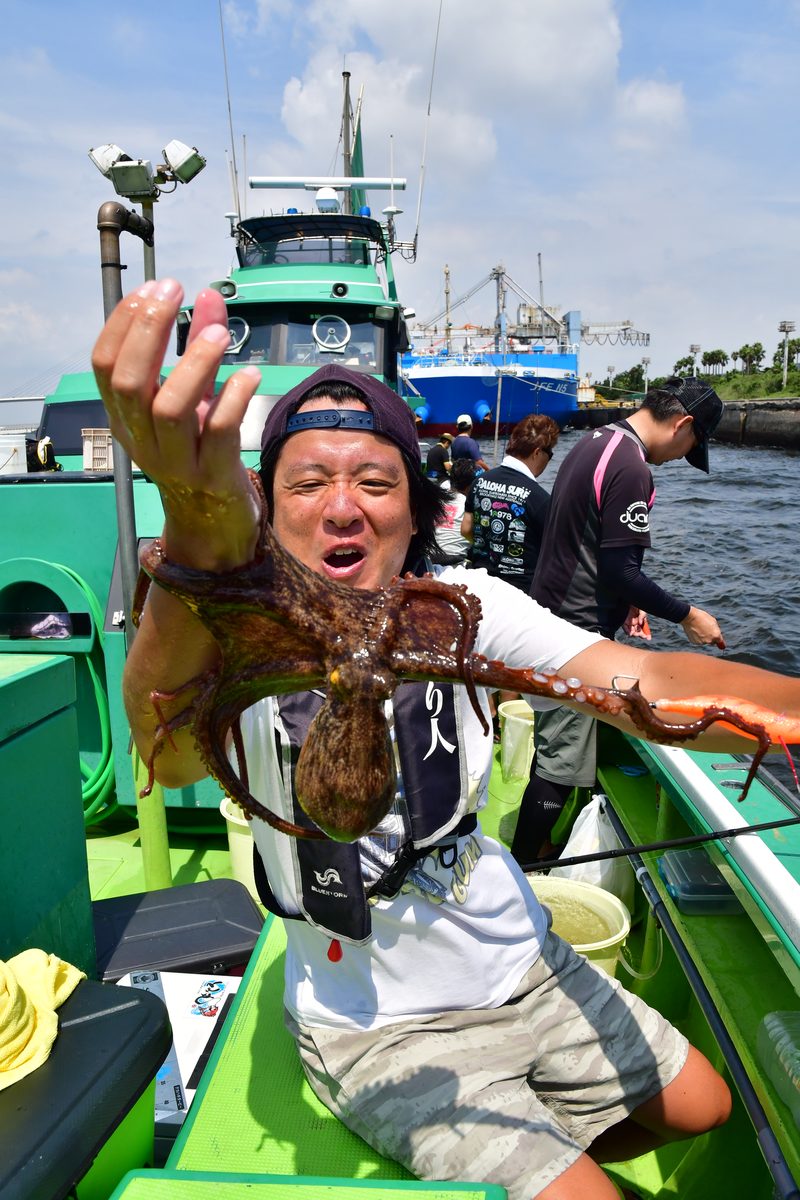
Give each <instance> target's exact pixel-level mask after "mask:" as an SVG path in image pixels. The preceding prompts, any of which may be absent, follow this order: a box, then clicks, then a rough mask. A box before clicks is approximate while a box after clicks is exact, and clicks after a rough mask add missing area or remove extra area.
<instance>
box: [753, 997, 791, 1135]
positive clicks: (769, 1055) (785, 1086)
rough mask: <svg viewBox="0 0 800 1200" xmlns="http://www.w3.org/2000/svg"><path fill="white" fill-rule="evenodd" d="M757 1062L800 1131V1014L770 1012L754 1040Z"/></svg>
mask: <svg viewBox="0 0 800 1200" xmlns="http://www.w3.org/2000/svg"><path fill="white" fill-rule="evenodd" d="M756 1049H757V1055H758V1059H759V1061H760V1063H761V1065H762V1067H763V1068H764V1070H765V1071H766V1073H767V1075H768V1076H769V1078H770V1079H771V1080H772V1082H773V1083H774V1085H775V1089H776V1091H777V1093H778V1095H779V1096H780V1098H781V1100H783V1102H784V1104H786V1105H787V1107H788V1108H789V1109H790V1110H791V1114H792V1116H793V1118H794V1123H795V1125H796V1126H797V1127H798V1129H800V1012H771V1013H767V1015H766V1016H765V1017H764V1018H763V1020H762V1021H761V1024H760V1025H759V1027H758V1035H757V1037H756Z"/></svg>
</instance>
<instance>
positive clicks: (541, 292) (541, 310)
mask: <svg viewBox="0 0 800 1200" xmlns="http://www.w3.org/2000/svg"><path fill="white" fill-rule="evenodd" d="M536 257H537V258H538V260H539V327H540V329H541V331H542V341H543V342H544V283H543V282H542V252H541V250H540V251H539V253H538V254H537V255H536Z"/></svg>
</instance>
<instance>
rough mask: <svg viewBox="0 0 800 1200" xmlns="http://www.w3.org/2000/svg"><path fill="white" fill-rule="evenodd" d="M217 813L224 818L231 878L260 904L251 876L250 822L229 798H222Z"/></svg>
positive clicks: (253, 878) (252, 876)
mask: <svg viewBox="0 0 800 1200" xmlns="http://www.w3.org/2000/svg"><path fill="white" fill-rule="evenodd" d="M219 811H220V812H221V813H222V815H223V817H224V818H225V829H226V831H227V834H228V849H229V851H230V855H231V871H232V872H233V878H234V879H238V880H239V883H243V884H244V886H245V887H246V888H247V890H248V892H249V893H250V895H251V896H252V897H253V899H254V900H256V901H257V902H258V903H259V904H260V903H261V900H260V897H259V895H258V892H257V890H256V881H255V877H254V875H253V831H252V829H251V827H250V822H249V821H248V820H247V818H246V817H245V815H244V813H243V812H242V810H241V809H240V808H239V805H238V804H236V803H235V802H234V801H233V800H231V798H230V796H225V797H224V799H223V800H222V803H221V804H220V806H219Z"/></svg>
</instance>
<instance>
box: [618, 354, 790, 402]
mask: <svg viewBox="0 0 800 1200" xmlns="http://www.w3.org/2000/svg"><path fill="white" fill-rule="evenodd" d="M783 354H784V343H783V341H780V342H779V343H778V346H777V349H776V350H775V352H774V354H773V355H772V362H771V363H767V364H765V363H764V360H765V358H766V356H767V352H766V350H765V348H764V345H763V343H762V342H753V343H752V344H748V345H744V346H740V347H739V349H738V350H733V351H731V353H730V354H728V353H727V351H725V350H705V351H703V354H702V355H701V356H700V355H694V354H687V355H685V356H684V357H683V358H679V359H678V360H677V362H676V363H675V364H674V365H673V368H672V372H671V374H672V375H678V376H683V377H686V376H688V375H702V376H703V378H709V379H713V380H714V386H715V387H716V388H717V389H718V390H719V389H720V387H721V388H722V391H721V392H720V394H721V395H722V397H723V399H730V400H733V399H736V398H738V397H742V398H746V397H757V396H766V395H770V394H777V393H781V392H783ZM729 364H731V365H732V369H729ZM787 367H788V378H787V389H788V390H789V391H790V392H791V394H793V395H795V396H797V395H800V337H797V338H789V341H788V355H787ZM666 378H667V376H658V377H654V378H647V377H646V376H645V370H644V366H643V364H641V363H635V364H634V365H633V366H632V367H629V368H628V370H626V371H620V372H618V373H615V374H614V375H613V377H612V376H609V377H607V378H606V379H604V380H601V381H598V382H597V383H596V384H595V387H596V389H597V390H598V392H599V393H600V394H601V395H602V396H604V397H605V398H606V399H608V400H617V401H619V402H621V403H626V402H628V401H630V402H631V403H634V404H635V403H638V402H639V401H640V400H641V398H642V396H643V395H644V392H645V391H646V390H648V389H649V388H656V387H659V386H660V385H661V384H662V383H664V381H665V380H666ZM783 394H784V395H785V394H787V393H786V392H783Z"/></svg>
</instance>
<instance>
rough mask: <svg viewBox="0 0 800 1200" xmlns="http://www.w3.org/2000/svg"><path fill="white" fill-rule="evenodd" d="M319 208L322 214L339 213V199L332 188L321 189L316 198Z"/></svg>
mask: <svg viewBox="0 0 800 1200" xmlns="http://www.w3.org/2000/svg"><path fill="white" fill-rule="evenodd" d="M315 200H316V203H317V208H318V209H319V211H320V212H321V213H338V211H339V197H338V196H337V195H336V192H335V191H334V190H333V188H332V187H321V188H320V189H319V191H318V192H317V194H316V196H315Z"/></svg>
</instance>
